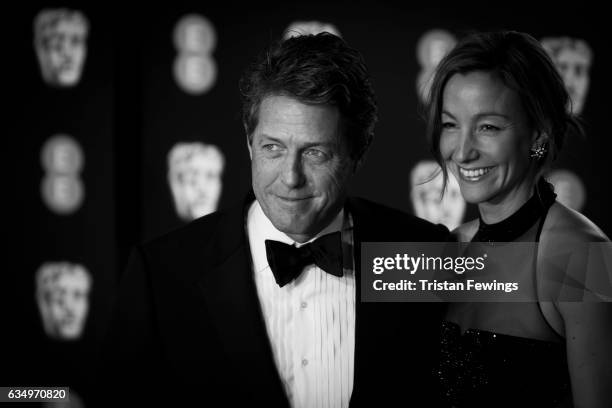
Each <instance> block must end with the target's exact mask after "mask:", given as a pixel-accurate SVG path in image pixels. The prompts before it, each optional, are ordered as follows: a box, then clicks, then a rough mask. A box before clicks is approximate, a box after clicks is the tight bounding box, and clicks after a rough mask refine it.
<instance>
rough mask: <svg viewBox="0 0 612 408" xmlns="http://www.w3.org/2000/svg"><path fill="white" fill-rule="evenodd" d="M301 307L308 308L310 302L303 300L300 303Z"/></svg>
mask: <svg viewBox="0 0 612 408" xmlns="http://www.w3.org/2000/svg"><path fill="white" fill-rule="evenodd" d="M300 307H301V308H302V309H306V308H307V307H308V303H306V302H302V303H300Z"/></svg>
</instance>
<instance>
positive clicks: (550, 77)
mask: <svg viewBox="0 0 612 408" xmlns="http://www.w3.org/2000/svg"><path fill="white" fill-rule="evenodd" d="M474 71H484V72H490V73H492V74H494V75H495V76H496V77H497V78H499V79H500V80H501V81H502V82H503V84H504V85H505V86H507V87H508V88H510V89H511V90H513V91H514V92H516V94H517V95H518V97H519V99H520V101H521V104H522V106H523V109H524V110H525V113H526V114H527V117H528V119H529V122H530V125H531V126H532V127H533V128H534V129H536V130H537V131H538V132H541V133H546V134H547V135H548V140H547V143H548V152H547V154H546V156H545V158H544V160H541V161H539V162H538V175H537V176H539V175H541V174H543V173H544V172H545V171H546V170H547V169H548V168H549V167H550V165H551V163H552V161H553V160H554V159H555V158H556V156H557V154H558V152H559V150H560V149H561V147H562V145H563V141H564V139H565V137H566V135H567V134H569V133H571V132H575V133H578V134H582V127H581V126H580V123H579V122H578V121H577V120H576V118H575V117H574V116H573V115H572V113H571V111H569V110H568V109H567V108H566V107H567V106H569V104H568V103H569V100H570V97H569V94H568V92H567V90H566V89H565V85H564V83H563V80H562V79H561V76H560V75H559V73H558V72H557V69H556V68H555V65H554V64H553V62H552V61H551V59H550V57H549V56H548V54H547V53H546V51H545V50H544V48H543V47H542V45H541V44H540V43H539V42H538V41H537V40H536V39H534V38H533V37H531V36H530V35H528V34H525V33H520V32H516V31H497V32H489V33H473V34H471V35H468V36H466V37H465V38H463V39H462V40H461V41H460V42H459V43H458V44H457V45H456V46H455V48H453V49H452V50H451V51H450V53H449V54H447V55H446V57H444V58H443V59H442V61H440V64H439V65H438V67H437V70H436V74H435V76H434V79H433V82H432V86H431V90H430V94H429V97H428V101H427V106H426V109H427V112H426V115H427V137H428V140H429V141H430V146H431V149H432V153H433V155H434V157H435V159H436V161H437V162H438V163H439V164H440V166H441V167H442V171H443V172H444V179H445V181H446V180H447V169H446V165H445V164H444V159H443V157H442V154H441V152H440V135H441V132H442V119H441V116H442V104H443V95H444V88H445V86H446V84H447V82H448V81H449V79H450V78H451V77H452V76H453V75H455V74H468V73H470V72H474Z"/></svg>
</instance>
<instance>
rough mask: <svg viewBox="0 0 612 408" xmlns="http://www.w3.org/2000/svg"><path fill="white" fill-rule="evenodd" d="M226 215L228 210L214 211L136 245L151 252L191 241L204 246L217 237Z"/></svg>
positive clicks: (161, 250) (159, 251)
mask: <svg viewBox="0 0 612 408" xmlns="http://www.w3.org/2000/svg"><path fill="white" fill-rule="evenodd" d="M228 217H229V213H228V211H216V212H214V213H211V214H208V215H205V216H203V217H200V218H197V219H195V220H193V221H191V222H189V223H188V224H185V225H182V226H180V227H178V228H175V229H174V230H171V231H169V232H166V233H164V234H162V235H159V236H157V237H154V238H151V239H149V240H147V241H144V242H143V243H142V244H140V245H138V247H139V248H140V249H141V250H142V251H143V252H145V253H151V254H156V253H158V254H159V253H164V252H166V251H168V250H172V249H175V248H178V247H180V246H182V245H183V244H184V243H191V242H198V244H199V245H200V246H201V247H205V246H207V245H209V244H211V243H212V242H213V241H214V239H215V237H216V236H217V237H218V233H220V232H223V231H222V230H223V229H224V228H225V225H226V224H227V219H228Z"/></svg>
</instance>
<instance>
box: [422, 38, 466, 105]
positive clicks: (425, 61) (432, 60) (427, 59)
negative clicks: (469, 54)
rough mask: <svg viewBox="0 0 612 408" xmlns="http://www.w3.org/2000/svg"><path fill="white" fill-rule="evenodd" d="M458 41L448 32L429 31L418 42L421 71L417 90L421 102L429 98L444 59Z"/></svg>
mask: <svg viewBox="0 0 612 408" xmlns="http://www.w3.org/2000/svg"><path fill="white" fill-rule="evenodd" d="M456 43H457V40H456V39H455V37H454V36H453V35H452V34H451V33H449V32H448V31H446V30H439V29H434V30H430V31H427V32H426V33H425V34H423V35H422V36H421V38H419V41H418V42H417V50H416V51H417V53H416V54H417V61H418V62H419V65H420V66H421V70H420V71H419V73H418V74H417V80H416V88H417V94H418V95H419V98H420V99H421V102H425V101H426V99H427V97H428V96H429V89H430V88H431V81H432V80H433V76H434V73H435V71H436V68H437V67H438V64H439V63H440V61H442V58H444V57H445V56H446V54H448V53H449V52H450V50H452V49H453V47H454V46H455V44H456Z"/></svg>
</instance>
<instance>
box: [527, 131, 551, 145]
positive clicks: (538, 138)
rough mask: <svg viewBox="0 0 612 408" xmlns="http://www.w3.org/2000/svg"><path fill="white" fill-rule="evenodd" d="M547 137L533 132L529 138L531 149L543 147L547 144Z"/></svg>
mask: <svg viewBox="0 0 612 408" xmlns="http://www.w3.org/2000/svg"><path fill="white" fill-rule="evenodd" d="M548 141H549V137H548V133H546V132H542V131H538V130H534V131H533V135H532V137H531V148H532V149H533V148H538V147H540V146H544V145H546V144H547V143H548Z"/></svg>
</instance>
